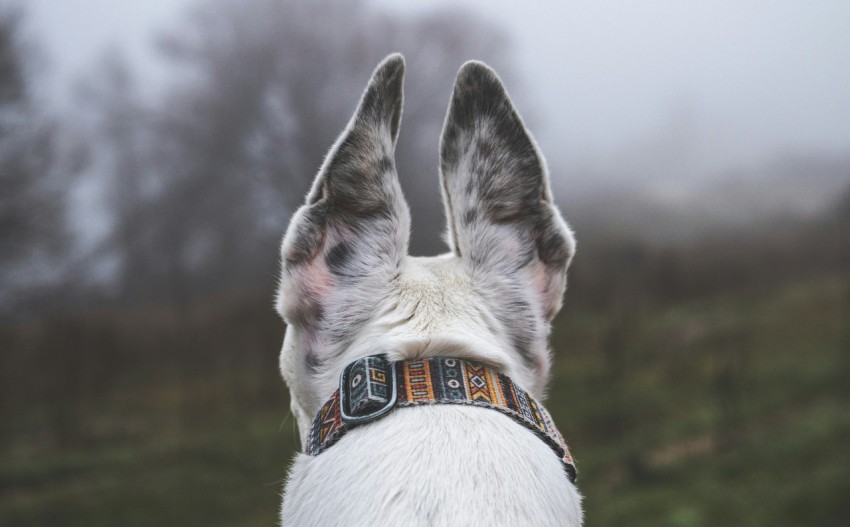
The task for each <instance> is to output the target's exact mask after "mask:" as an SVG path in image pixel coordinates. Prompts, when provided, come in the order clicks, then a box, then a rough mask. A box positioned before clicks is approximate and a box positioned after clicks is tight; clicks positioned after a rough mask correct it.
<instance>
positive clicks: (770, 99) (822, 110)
mask: <svg viewBox="0 0 850 527" xmlns="http://www.w3.org/2000/svg"><path fill="white" fill-rule="evenodd" d="M192 3H193V2H192V1H191V0H173V1H164V0H152V1H148V2H133V3H126V2H125V3H116V2H108V1H106V0H66V1H63V2H55V1H53V0H29V1H28V2H27V5H28V7H29V10H30V11H31V18H32V20H31V23H32V25H33V27H34V29H35V30H36V31H37V32H38V35H39V36H40V37H44V38H45V39H46V43H47V48H48V49H47V54H48V57H49V60H50V61H51V62H52V63H53V64H52V65H53V66H54V67H55V68H56V70H57V71H56V72H55V74H54V75H53V76H52V77H53V78H52V80H51V82H52V87H51V88H50V91H51V92H52V94H53V95H54V96H56V97H58V98H62V97H64V96H66V95H67V93H66V91H67V89H68V87H69V85H72V84H73V83H74V82H75V81H76V80H78V79H79V78H80V77H81V76H84V75H85V74H86V71H88V70H89V69H90V68H91V67H92V66H93V64H94V63H95V62H96V61H97V59H98V58H99V56H100V55H101V54H102V53H103V52H104V48H105V47H107V46H117V47H119V48H121V49H124V50H125V51H127V53H128V54H129V55H130V57H131V58H132V59H133V60H134V61H136V62H137V63H138V65H139V66H140V67H141V68H143V71H144V72H145V75H146V82H149V83H151V85H156V83H157V82H158V81H159V80H160V79H159V77H160V76H162V74H163V73H162V72H161V71H159V70H158V69H157V66H156V64H155V60H154V59H153V58H152V54H153V53H154V51H153V47H152V45H151V44H152V40H153V37H154V35H155V34H156V33H157V31H161V30H164V29H171V28H175V27H178V26H179V25H180V23H181V20H182V17H183V16H184V15H185V11H186V10H187V8H189V7H190V6H191V5H192ZM375 4H376V5H378V6H381V7H383V8H387V9H393V10H398V11H400V12H402V13H403V14H405V15H407V16H417V15H418V14H421V12H422V11H426V10H433V9H436V8H437V7H438V6H442V7H446V6H456V5H457V2H446V1H441V2H428V3H427V7H423V6H422V5H419V6H417V7H414V4H412V3H408V2H405V3H399V2H392V1H387V0H383V1H379V2H375ZM463 7H465V8H466V9H467V10H469V11H470V12H474V13H475V14H476V15H478V16H482V17H484V18H488V19H491V20H493V21H495V22H496V23H497V24H498V25H499V26H500V27H502V28H504V29H505V31H506V32H507V34H508V36H509V37H510V38H511V40H512V44H513V49H512V51H511V53H512V57H513V58H514V60H515V61H516V63H517V69H518V72H519V73H520V75H519V77H520V79H519V80H520V82H521V86H518V87H517V88H521V89H522V90H524V95H525V97H524V99H525V101H526V102H527V105H528V106H530V108H528V110H529V113H531V112H533V114H534V123H535V125H536V126H535V130H534V131H535V135H536V136H537V138H538V140H539V141H540V143H541V146H542V147H543V151H544V152H545V153H546V154H547V156H548V158H549V159H550V161H552V162H553V163H557V164H560V163H566V164H567V166H569V167H573V168H578V167H588V168H592V169H596V170H603V171H605V170H610V169H612V168H615V167H616V166H617V164H618V163H619V162H620V159H621V158H622V156H623V155H624V154H623V152H625V151H629V150H630V149H631V148H632V147H633V146H634V145H640V146H645V145H646V142H647V137H648V136H649V137H651V138H652V137H654V138H656V139H657V140H658V141H665V140H666V141H668V142H669V143H670V145H671V146H677V145H676V143H677V142H686V143H687V142H691V143H693V144H688V145H686V149H685V151H684V152H683V151H682V150H681V149H677V150H679V155H680V156H686V157H689V159H688V161H687V163H689V164H690V165H691V166H692V167H695V170H691V171H690V172H691V173H693V172H697V173H701V174H715V173H717V172H718V171H720V170H721V169H728V168H733V167H739V166H741V165H746V164H751V163H754V162H763V161H765V160H767V159H770V158H772V157H774V156H776V155H779V154H781V153H787V152H789V151H803V152H810V151H814V152H827V153H836V152H841V153H843V152H846V151H848V150H850V65H848V64H850V61H848V57H850V31H847V27H850V4H848V3H847V2H843V1H840V0H835V1H823V2H815V3H810V2H800V1H795V0H777V1H764V0H763V1H752V2H737V1H734V0H723V1H718V2H680V1H674V0H650V1H643V2H623V1H616V0H601V1H596V2H577V1H570V2H539V3H537V2H522V3H520V2H510V1H495V2H494V1H487V0H477V1H468V2H464V3H463ZM71 43H72V44H71ZM470 58H472V57H470ZM449 88H450V86H446V94H448V90H449ZM446 98H447V95H446ZM682 134H684V135H685V136H684V137H682ZM659 161H661V160H659ZM672 162H673V163H676V162H680V160H678V159H674V160H672ZM641 175H643V176H645V177H649V176H651V174H641Z"/></svg>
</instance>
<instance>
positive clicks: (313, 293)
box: [298, 257, 333, 303]
mask: <svg viewBox="0 0 850 527" xmlns="http://www.w3.org/2000/svg"><path fill="white" fill-rule="evenodd" d="M298 282H299V283H301V284H302V287H303V293H304V294H306V295H307V296H309V297H311V299H312V300H313V301H314V302H318V303H322V301H323V300H324V299H325V298H326V297H327V296H328V295H329V294H330V293H331V289H332V287H333V275H331V272H330V270H329V269H328V266H327V264H325V259H324V258H322V257H319V258H315V259H313V261H312V262H309V263H307V264H305V265H304V266H303V268H302V269H301V272H300V273H299V276H298Z"/></svg>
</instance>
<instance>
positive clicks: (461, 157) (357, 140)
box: [277, 55, 582, 527]
mask: <svg viewBox="0 0 850 527" xmlns="http://www.w3.org/2000/svg"><path fill="white" fill-rule="evenodd" d="M403 76H404V59H403V58H402V57H401V55H391V56H390V57H388V58H386V59H385V60H384V61H383V62H382V63H381V64H380V65H379V66H378V68H377V69H376V70H375V72H374V74H373V76H372V79H371V81H370V82H369V85H368V87H367V88H366V91H365V92H364V94H363V97H362V99H361V101H360V104H359V106H358V108H357V110H356V112H355V114H354V116H353V118H352V119H351V122H350V123H349V124H348V126H347V128H346V129H345V130H344V131H343V133H342V135H341V136H340V137H339V139H338V140H337V142H336V144H335V145H334V146H333V147H332V148H331V150H330V152H329V153H328V155H327V158H326V159H325V162H324V164H323V165H322V167H321V170H320V171H319V175H318V176H317V178H316V181H315V182H314V184H313V187H312V189H311V190H310V193H309V195H308V196H307V200H306V203H305V204H304V205H303V206H302V207H301V208H300V209H298V211H297V212H296V213H295V215H294V216H293V218H292V221H291V223H290V225H289V228H288V230H287V232H286V236H285V237H284V240H283V245H282V248H281V253H282V267H283V268H282V277H281V284H280V290H279V294H278V300H277V309H278V312H279V313H280V315H281V316H282V317H283V319H284V320H285V321H286V323H287V326H288V327H287V332H286V337H285V339H284V343H283V350H282V352H281V356H280V368H281V371H282V373H283V377H284V379H285V380H286V383H287V384H288V385H289V389H290V393H291V396H292V412H293V414H294V415H295V417H296V419H297V422H298V427H299V429H300V433H301V440H302V444H304V447H305V451H306V452H307V453H305V454H299V455H298V456H297V458H296V459H295V460H294V462H293V465H292V468H291V470H290V474H289V477H288V480H287V484H286V489H285V493H284V498H283V509H282V522H283V524H284V525H297V526H312V525H316V526H323V527H327V526H335V525H394V526H395V525H404V526H409V525H517V526H531V525H581V523H582V510H581V497H580V495H579V493H578V491H577V490H576V487H575V486H574V484H573V482H572V478H571V477H570V476H573V475H574V472H573V473H572V474H570V471H569V470H565V467H566V468H567V469H569V468H570V467H571V466H572V465H571V458H569V453H568V451H566V448H565V447H564V448H563V451H559V450H558V449H557V445H556V443H557V441H556V440H555V439H552V438H553V437H555V436H556V435H557V432H554V433H549V435H548V436H547V435H544V434H543V433H541V431H542V430H543V428H544V425H543V424H540V423H537V424H538V425H539V428H540V430H537V431H535V430H534V429H533V426H532V424H533V423H532V424H529V422H528V419H525V421H523V420H522V419H519V418H517V415H519V414H520V413H521V412H519V411H512V410H510V409H506V410H504V411H496V410H494V409H491V408H488V407H484V408H481V407H478V406H482V405H483V406H488V405H487V404H483V403H482V404H478V403H479V402H480V401H478V400H474V401H473V400H472V399H474V397H477V396H470V395H469V393H471V392H470V391H469V390H470V388H471V389H472V390H476V389H477V388H475V387H474V386H473V385H472V384H468V385H467V395H463V397H468V400H467V399H464V400H463V401H462V404H439V401H437V402H434V401H432V400H426V401H425V402H424V403H423V404H421V405H417V406H418V407H416V408H395V409H394V410H393V411H389V412H388V413H386V414H385V415H383V416H381V417H380V418H376V419H374V420H372V421H370V422H368V423H364V424H361V425H359V426H357V424H356V423H354V422H351V423H349V426H348V427H347V429H350V431H349V432H348V433H347V434H346V435H345V436H344V437H339V436H338V435H336V434H337V433H336V432H333V433H332V435H334V441H335V440H336V439H338V441H336V442H328V441H326V443H327V444H325V443H323V444H321V445H319V446H318V447H317V445H318V443H317V438H318V437H319V436H322V437H327V436H326V435H325V433H326V432H327V430H325V429H322V430H321V432H320V431H319V428H320V427H321V426H324V425H322V422H323V420H326V418H327V417H328V416H327V415H325V414H326V413H327V412H326V411H325V410H326V409H327V408H330V407H331V405H330V402H331V401H332V399H333V396H334V395H335V390H337V389H338V388H340V372H341V371H343V369H344V368H346V366H347V365H348V364H350V363H352V362H353V361H355V360H357V359H361V358H363V357H367V356H373V355H379V354H380V355H382V356H383V358H384V359H386V360H387V361H388V362H387V364H390V365H393V364H395V365H393V366H392V368H393V369H392V370H389V369H388V370H386V373H387V374H388V376H391V377H393V379H395V378H396V371H395V367H396V365H398V366H399V367H402V366H404V365H405V364H407V363H405V362H402V361H412V360H416V359H423V358H432V357H445V358H447V359H445V360H444V361H443V362H440V363H439V364H438V363H437V362H434V363H433V364H438V365H439V366H440V368H442V367H443V366H442V365H444V364H445V365H450V366H453V365H455V364H456V363H458V362H460V363H463V362H464V359H465V360H466V361H469V363H470V364H473V366H471V367H472V368H476V367H480V368H482V369H481V371H482V372H484V371H486V372H488V373H486V375H488V376H489V377H487V379H490V381H493V380H494V379H497V381H494V382H497V384H498V382H501V383H503V384H501V385H500V386H502V387H504V386H508V384H510V381H508V384H504V383H505V382H506V381H504V379H505V378H507V377H509V378H510V380H511V381H512V382H513V383H515V386H516V387H521V388H522V390H520V389H519V388H517V393H519V392H522V391H523V390H524V391H525V392H527V394H526V395H528V396H530V397H533V398H536V399H540V398H541V397H542V395H543V390H544V387H545V385H546V382H547V378H548V375H549V369H550V355H549V351H548V345H547V337H548V334H549V324H550V321H551V320H552V317H554V316H555V314H556V313H557V312H558V310H559V309H560V307H561V297H562V295H563V292H564V289H565V287H566V270H567V267H568V265H569V263H570V260H571V258H572V255H573V252H574V246H575V242H574V239H573V235H572V233H571V231H570V230H569V228H568V227H567V225H566V224H565V223H564V221H563V219H562V218H561V215H560V213H559V212H558V210H557V209H556V208H555V205H554V203H553V201H552V195H551V192H550V190H549V182H548V175H547V173H546V167H545V164H544V161H543V158H542V157H541V155H540V153H539V152H538V150H537V147H536V145H535V143H534V141H533V139H532V138H531V136H530V135H529V133H528V132H527V131H526V129H525V127H524V125H523V123H522V121H521V119H520V117H519V115H518V114H517V112H516V111H515V110H514V107H513V105H512V103H511V101H510V99H509V98H508V95H507V93H506V91H505V89H504V87H503V86H502V83H501V81H500V80H499V78H498V77H497V76H496V74H495V72H493V71H492V70H491V69H490V68H489V67H487V66H486V65H484V64H482V63H480V62H468V63H466V64H464V65H463V67H462V68H461V69H460V71H459V73H458V76H457V81H456V84H455V87H454V92H453V94H452V98H451V103H450V106H449V111H448V116H447V117H446V121H445V126H444V129H443V134H442V140H441V148H440V155H441V183H442V191H443V200H444V202H445V209H446V216H447V224H448V232H447V235H446V238H447V241H448V244H449V247H450V249H451V251H450V252H449V253H448V254H445V255H442V256H437V257H428V258H419V257H410V256H408V254H407V248H408V232H409V227H410V214H409V211H408V207H407V204H406V203H405V200H404V197H403V196H402V192H401V188H400V187H399V183H398V178H397V174H396V168H395V160H394V149H395V143H396V138H397V136H398V131H399V124H400V122H401V108H402V84H403ZM435 360H436V359H435ZM397 361H398V362H397ZM361 362H362V361H361ZM422 362H427V361H420V362H418V363H415V362H414V363H411V364H413V365H414V366H410V367H411V368H414V367H422ZM433 364H432V366H431V368H432V369H433V368H434V367H435V366H433ZM417 365H418V366H417ZM408 366H409V364H408ZM352 371H353V370H352ZM375 371H378V370H375ZM382 371H383V370H382ZM399 371H401V370H399ZM405 371H407V373H409V371H408V370H405ZM468 371H471V370H468ZM495 372H499V373H500V374H502V375H499V374H497V373H495ZM379 373H380V372H379ZM347 375H354V374H353V373H351V374H347ZM398 375H402V374H401V373H399V374H398ZM470 375H472V374H470ZM504 376H507V377H504ZM380 377H381V379H383V378H384V377H385V376H384V374H383V373H380ZM483 377H485V375H484V374H482V378H483ZM398 378H399V379H401V377H398ZM469 378H470V379H472V381H473V382H479V381H480V378H478V377H474V376H470V377H469ZM498 379H502V380H501V381H498ZM349 381H350V386H351V387H352V389H354V387H355V386H357V385H358V383H359V382H360V381H361V376H360V374H357V376H356V378H353V379H348V378H346V380H344V381H343V383H345V382H349ZM490 381H488V382H490ZM435 382H436V381H435ZM447 382H448V383H449V384H448V386H455V384H457V381H456V380H452V379H448V380H447ZM453 383H454V384H453ZM402 384H403V383H402ZM482 386H484V384H483V383H482ZM391 388H394V389H395V388H396V387H395V386H394V385H393V386H391ZM370 389H372V388H370ZM397 389H398V390H402V392H403V390H404V386H398V387H397ZM484 389H487V386H485V388H484ZM500 389H501V388H500ZM407 390H408V392H403V393H407V396H409V397H414V395H410V393H409V392H410V386H408V387H407ZM460 390H461V391H462V390H463V388H462V387H461V389H460ZM345 391H346V388H345V387H343V390H342V392H345ZM369 393H371V392H369ZM458 393H460V392H458ZM504 393H506V392H503V393H502V396H504ZM514 395H516V394H514ZM348 397H353V395H351V394H350V393H349V394H348ZM398 397H399V398H401V397H402V395H399V396H398ZM512 397H513V396H512ZM523 397H525V396H523ZM527 399H528V400H529V401H532V404H533V400H532V399H530V398H527ZM370 401H371V399H370ZM337 402H338V401H337ZM326 403H327V404H326ZM335 404H336V403H335ZM339 404H341V405H342V406H343V410H344V411H349V412H351V411H352V409H351V408H347V407H346V405H350V404H352V403H351V402H346V401H345V400H343V401H342V403H339ZM370 404H371V403H370ZM381 404H383V403H381ZM323 405H324V406H323ZM399 405H401V403H399ZM408 406H413V404H410V405H408ZM490 406H492V405H490ZM388 409H390V408H389V407H387V408H383V407H382V410H381V411H382V412H383V411H384V410H388ZM533 409H534V411H535V412H537V410H538V409H539V410H540V413H539V414H538V413H535V414H534V415H536V417H537V418H541V416H542V418H541V419H542V420H545V421H547V423H548V425H551V423H550V422H548V414H546V413H545V410H543V409H542V407H539V408H538V407H537V406H534V407H533ZM323 412H324V413H323ZM512 412H513V413H512ZM366 413H369V412H366ZM317 414H319V416H318V417H316V416H317ZM331 417H334V416H331ZM520 417H521V416H520ZM542 420H541V422H542ZM314 421H315V422H314ZM343 421H344V419H343ZM339 422H340V419H339V418H337V421H336V424H337V425H339ZM550 432H551V431H550ZM340 435H341V434H340ZM542 439H544V440H542ZM546 439H548V440H546ZM330 444H332V445H333V446H332V447H330V448H327V450H324V449H325V448H326V447H328V446H330ZM311 445H312V447H311ZM553 450H554V451H553ZM563 452H566V457H564V456H561V455H560V454H562V453H563ZM565 459H566V460H567V461H568V462H565V461H564V460H565ZM565 463H566V464H565Z"/></svg>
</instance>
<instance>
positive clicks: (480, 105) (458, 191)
mask: <svg viewBox="0 0 850 527" xmlns="http://www.w3.org/2000/svg"><path fill="white" fill-rule="evenodd" d="M440 158H441V160H440V161H441V166H440V168H441V171H440V173H441V180H442V190H443V200H444V202H445V206H446V216H447V222H448V233H447V241H448V243H449V246H450V247H451V249H452V251H454V252H455V253H456V254H457V255H458V256H460V257H461V258H462V259H463V261H464V263H465V265H467V266H468V267H469V268H470V271H471V273H472V274H473V276H478V277H485V278H487V279H489V280H490V281H491V283H497V282H501V283H504V281H505V280H510V279H511V278H515V277H522V280H521V281H520V284H519V287H524V286H530V287H531V288H532V290H533V291H534V292H535V293H536V295H537V298H538V299H539V303H538V306H537V307H539V308H540V314H541V315H542V316H543V317H544V318H545V319H546V320H551V319H552V317H554V316H555V314H557V312H558V310H559V309H560V308H561V297H562V295H563V292H564V289H565V287H566V270H567V266H568V265H569V262H570V260H571V258H572V255H573V251H574V246H575V242H574V239H573V235H572V232H571V231H570V230H569V229H568V227H567V225H566V223H565V222H564V220H563V219H562V218H561V215H560V213H559V212H558V209H557V208H556V207H555V205H554V203H553V201H552V193H551V191H550V189H549V177H548V174H547V172H546V166H545V163H544V161H543V158H542V156H541V155H540V153H539V152H538V150H537V146H536V145H535V143H534V140H533V139H532V138H531V135H530V134H529V133H528V131H527V130H526V129H525V126H524V125H523V122H522V120H521V119H520V117H519V114H517V112H516V110H515V109H514V106H513V104H512V103H511V100H510V98H509V97H508V94H507V92H506V91H505V88H504V87H503V86H502V83H501V81H500V80H499V78H498V76H497V75H496V73H495V72H494V71H493V70H492V69H490V68H489V67H488V66H486V65H484V64H482V63H480V62H474V61H472V62H467V63H466V64H464V65H463V67H462V68H461V69H460V71H459V72H458V76H457V81H456V82H455V87H454V92H453V93H452V99H451V103H450V105H449V113H448V116H447V117H446V122H445V125H444V128H443V136H442V140H441V145H440ZM514 282H515V281H514ZM515 287H516V286H515Z"/></svg>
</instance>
